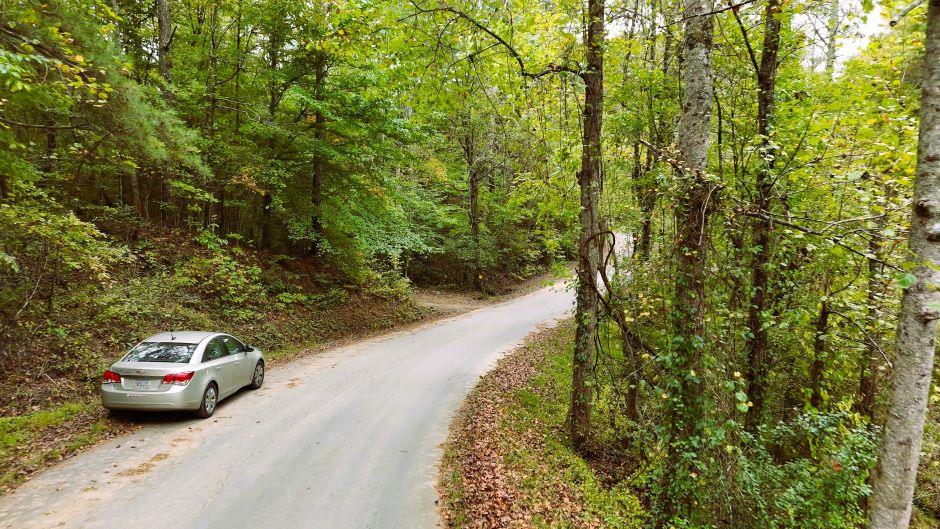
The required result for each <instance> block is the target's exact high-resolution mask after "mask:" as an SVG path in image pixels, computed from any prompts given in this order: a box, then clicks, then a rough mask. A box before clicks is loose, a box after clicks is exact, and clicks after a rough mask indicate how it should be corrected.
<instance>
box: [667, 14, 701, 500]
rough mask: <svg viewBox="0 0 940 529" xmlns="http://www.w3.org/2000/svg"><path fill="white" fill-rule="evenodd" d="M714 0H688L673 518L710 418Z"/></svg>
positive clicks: (687, 494)
mask: <svg viewBox="0 0 940 529" xmlns="http://www.w3.org/2000/svg"><path fill="white" fill-rule="evenodd" d="M712 8H713V3H712V1H711V0H685V1H684V2H683V12H684V13H685V21H684V24H685V36H684V42H683V45H682V49H683V56H684V62H683V68H682V74H681V81H682V85H683V88H684V94H683V98H682V116H681V118H680V121H679V128H678V133H677V142H676V143H677V147H678V149H679V155H678V157H679V163H678V164H677V167H676V172H677V174H676V176H677V177H678V178H679V179H680V181H681V182H680V186H681V188H680V190H679V195H678V198H677V201H676V213H675V215H676V230H677V233H676V243H677V244H676V246H677V247H676V253H677V260H676V272H675V284H674V304H673V309H672V311H671V313H670V320H671V323H672V330H673V332H674V334H675V337H674V341H673V342H674V343H675V348H674V350H673V351H672V352H671V356H672V358H671V361H670V362H668V364H667V365H668V370H669V372H668V375H667V376H668V377H669V379H670V380H672V381H674V382H675V384H676V385H677V388H676V390H677V392H678V394H673V395H667V397H668V399H669V400H668V401H667V402H668V404H667V406H668V419H667V420H668V421H669V423H668V428H669V449H668V450H669V460H670V462H671V468H670V470H669V471H667V473H666V475H665V476H664V478H665V482H664V484H663V485H664V486H663V487H662V491H661V494H660V495H659V498H657V501H659V502H660V504H661V505H660V509H659V510H660V511H661V512H662V513H663V514H664V515H665V516H666V518H669V517H672V516H683V517H685V516H689V515H690V514H691V513H692V512H694V511H695V510H697V509H696V507H695V499H694V496H695V493H694V486H693V485H692V484H691V483H690V481H689V480H690V476H691V475H692V474H693V473H694V472H695V469H696V466H695V461H693V459H694V456H693V457H690V456H689V454H695V453H696V452H697V448H696V443H695V441H694V439H695V438H696V437H699V436H701V434H702V432H701V429H702V426H701V425H702V424H703V422H704V420H703V419H704V417H703V416H704V409H705V408H704V404H703V396H702V385H701V382H702V378H701V377H702V375H703V370H702V353H703V347H704V344H705V323H704V320H705V262H706V249H707V246H708V243H707V240H706V239H707V230H708V220H709V213H710V208H709V205H708V204H709V199H710V194H711V192H712V191H713V186H712V184H711V183H710V182H709V179H708V175H707V168H708V167H707V165H708V148H709V143H710V132H711V130H710V129H711V127H710V126H711V117H712V87H713V82H714V81H713V74H712V42H713V32H714V28H713V21H712V17H711V15H710V13H711V11H712Z"/></svg>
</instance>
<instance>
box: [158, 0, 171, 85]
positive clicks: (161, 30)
mask: <svg viewBox="0 0 940 529" xmlns="http://www.w3.org/2000/svg"><path fill="white" fill-rule="evenodd" d="M171 17H172V11H171V9H170V0H157V71H158V72H159V73H160V77H162V78H163V80H164V81H165V82H166V85H167V87H166V89H165V90H164V92H163V93H164V96H165V97H167V98H172V92H171V91H170V90H169V85H170V83H172V82H173V60H172V58H171V57H170V50H171V48H172V46H173V23H172V18H171Z"/></svg>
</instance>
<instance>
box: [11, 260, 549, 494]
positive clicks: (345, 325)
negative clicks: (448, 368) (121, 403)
mask: <svg viewBox="0 0 940 529" xmlns="http://www.w3.org/2000/svg"><path fill="white" fill-rule="evenodd" d="M551 277H552V275H551V274H548V273H546V274H543V275H540V276H537V277H533V278H530V279H528V280H525V281H519V282H517V283H515V284H512V285H507V286H506V287H505V288H504V289H503V290H502V291H501V292H500V293H499V294H497V295H492V296H484V295H481V294H478V293H474V292H468V291H461V290H458V289H443V288H429V287H417V288H414V289H413V291H412V292H411V293H410V295H409V296H408V297H407V298H405V299H396V298H384V297H381V296H374V295H350V296H349V297H348V299H346V300H345V301H342V302H339V303H335V304H334V305H333V306H331V307H330V308H329V309H327V310H322V311H317V312H316V313H315V314H310V315H308V316H309V318H310V319H311V320H313V319H315V320H316V321H315V322H310V324H309V325H305V326H304V327H303V328H302V329H299V330H298V329H297V328H296V326H297V323H298V322H297V321H295V320H296V319H297V318H296V317H282V316H281V315H278V314H272V315H269V316H267V317H261V318H262V319H264V320H265V321H264V322H263V323H259V324H257V325H258V326H259V327H262V330H260V331H259V330H257V329H255V328H251V329H247V328H246V329H244V330H243V332H244V333H247V334H248V335H251V334H255V333H256V332H257V333H259V334H260V333H263V334H264V335H269V334H272V333H273V334H276V333H278V332H283V336H281V337H279V339H278V340H279V341H278V342H277V343H278V346H277V347H270V348H264V350H265V354H266V357H267V358H268V360H269V362H268V363H269V366H270V368H271V369H278V368H279V366H283V365H285V364H288V363H290V362H291V361H293V360H296V359H299V358H302V357H307V356H310V355H315V354H317V353H318V352H321V351H324V350H326V349H329V348H333V347H336V346H340V345H344V344H348V343H353V342H357V341H360V340H363V339H366V338H369V337H372V336H376V335H378V334H381V333H385V332H389V331H394V330H407V329H409V328H412V327H416V326H418V325H425V324H427V323H429V322H433V321H434V320H437V319H442V318H447V317H451V316H455V315H458V314H462V313H465V312H469V311H471V310H475V309H477V308H481V307H484V306H487V305H491V304H495V303H499V302H502V301H505V300H506V299H509V298H512V297H516V296H520V295H523V294H526V293H529V292H532V291H533V290H536V289H537V288H539V287H540V286H542V285H544V284H546V283H547V282H549V281H550V280H551ZM220 325H221V323H220ZM231 325H232V323H229V324H228V326H231ZM231 332H233V333H234V334H236V335H238V336H241V335H242V334H239V333H238V332H237V330H232V331H231ZM260 339H261V338H259V340H260ZM285 340H286V342H285ZM252 343H257V342H252ZM115 354H116V353H115ZM34 371H35V370H34ZM96 387H97V385H96V384H87V383H82V381H81V378H80V377H78V376H75V377H69V376H61V375H60V376H54V375H53V376H50V374H49V373H46V372H44V370H43V367H42V366H40V367H39V368H38V372H32V373H28V372H26V371H23V372H22V374H21V375H20V378H18V379H14V378H13V377H11V376H7V377H5V378H3V379H2V380H0V491H9V490H12V489H14V488H15V487H16V486H17V485H19V484H21V483H22V482H24V481H25V480H28V479H29V478H30V476H32V475H33V474H35V473H37V472H39V471H41V470H43V469H44V468H46V467H48V466H50V465H52V464H55V463H57V462H59V461H61V460H63V459H66V458H69V457H72V456H73V455H75V454H76V453H78V452H81V451H83V450H85V449H87V448H90V447H92V446H95V445H97V444H99V443H101V442H102V441H104V440H107V439H110V438H113V437H116V436H119V435H124V434H127V433H129V432H132V431H134V430H135V429H137V428H138V424H137V423H136V422H135V420H134V417H132V416H120V417H111V416H109V414H108V413H107V412H106V410H104V409H103V408H102V407H101V405H100V403H99V401H98V398H97V394H96V393H95V389H96Z"/></svg>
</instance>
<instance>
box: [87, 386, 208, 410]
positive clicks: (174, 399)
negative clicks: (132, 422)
mask: <svg viewBox="0 0 940 529" xmlns="http://www.w3.org/2000/svg"><path fill="white" fill-rule="evenodd" d="M112 386H113V385H112V384H102V385H101V390H100V392H99V393H100V395H101V405H102V406H104V407H105V408H108V409H109V410H198V409H199V406H200V404H201V401H202V388H201V387H199V384H193V383H189V384H187V385H186V386H174V387H172V388H170V389H168V390H166V391H142V392H133V391H127V390H123V389H117V388H114V387H112Z"/></svg>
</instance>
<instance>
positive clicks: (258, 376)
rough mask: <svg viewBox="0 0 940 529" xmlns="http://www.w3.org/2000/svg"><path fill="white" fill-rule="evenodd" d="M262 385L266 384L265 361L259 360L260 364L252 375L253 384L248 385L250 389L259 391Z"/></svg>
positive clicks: (256, 365)
mask: <svg viewBox="0 0 940 529" xmlns="http://www.w3.org/2000/svg"><path fill="white" fill-rule="evenodd" d="M261 384H264V361H262V360H258V363H257V364H255V370H254V371H253V372H252V373H251V383H250V384H248V387H249V388H251V389H258V388H260V387H261Z"/></svg>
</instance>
